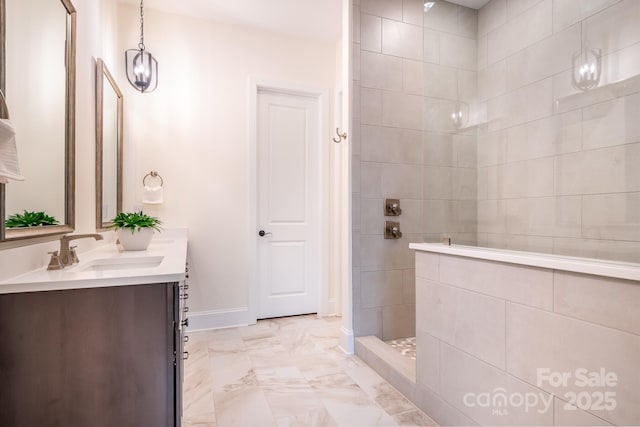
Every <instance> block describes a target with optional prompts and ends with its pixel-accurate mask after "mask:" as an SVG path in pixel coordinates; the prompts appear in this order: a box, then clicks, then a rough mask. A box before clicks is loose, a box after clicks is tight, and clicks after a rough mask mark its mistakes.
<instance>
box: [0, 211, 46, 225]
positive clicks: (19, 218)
mask: <svg viewBox="0 0 640 427" xmlns="http://www.w3.org/2000/svg"><path fill="white" fill-rule="evenodd" d="M4 224H5V226H6V227H7V228H22V227H42V226H45V225H58V220H57V219H55V218H54V217H52V216H50V215H47V214H46V213H45V212H42V211H41V212H29V211H27V210H24V211H23V213H21V214H19V213H17V214H13V215H10V216H9V218H7V220H6V222H5V223H4Z"/></svg>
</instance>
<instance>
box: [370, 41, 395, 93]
mask: <svg viewBox="0 0 640 427" xmlns="http://www.w3.org/2000/svg"><path fill="white" fill-rule="evenodd" d="M360 61H361V64H362V66H361V71H360V86H361V87H363V88H364V87H366V88H373V89H384V90H395V91H400V90H402V59H400V58H396V57H394V56H389V55H382V54H379V53H375V52H367V51H364V52H362V57H361V59H360Z"/></svg>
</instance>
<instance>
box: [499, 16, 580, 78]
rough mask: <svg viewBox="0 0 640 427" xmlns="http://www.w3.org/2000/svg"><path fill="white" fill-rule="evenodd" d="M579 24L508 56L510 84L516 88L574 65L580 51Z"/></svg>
mask: <svg viewBox="0 0 640 427" xmlns="http://www.w3.org/2000/svg"><path fill="white" fill-rule="evenodd" d="M580 34H581V32H580V25H573V26H571V27H569V28H567V29H566V30H564V31H562V32H560V33H557V34H554V35H553V36H551V37H547V38H545V39H543V40H541V41H539V42H537V43H536V44H534V45H532V46H530V47H527V48H526V49H523V50H521V51H519V52H517V53H516V54H514V55H512V56H510V57H508V58H507V60H506V61H507V87H508V89H509V90H514V89H517V88H519V87H522V86H525V85H528V84H531V83H533V82H536V81H538V80H541V79H544V78H547V77H551V76H553V75H554V74H557V73H559V72H561V71H564V70H567V69H570V68H571V56H572V55H573V53H574V52H576V51H578V50H580Z"/></svg>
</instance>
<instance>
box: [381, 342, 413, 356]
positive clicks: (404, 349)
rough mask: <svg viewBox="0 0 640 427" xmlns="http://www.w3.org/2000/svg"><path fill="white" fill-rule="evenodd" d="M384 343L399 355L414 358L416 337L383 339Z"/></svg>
mask: <svg viewBox="0 0 640 427" xmlns="http://www.w3.org/2000/svg"><path fill="white" fill-rule="evenodd" d="M385 343H387V344H388V345H390V346H391V347H392V348H393V349H394V350H396V351H398V352H399V353H400V354H401V355H403V356H406V357H408V358H409V359H412V360H416V337H409V338H399V339H397V340H391V341H385Z"/></svg>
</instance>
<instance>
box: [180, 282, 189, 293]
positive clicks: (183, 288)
mask: <svg viewBox="0 0 640 427" xmlns="http://www.w3.org/2000/svg"><path fill="white" fill-rule="evenodd" d="M180 288H181V289H182V290H183V291H186V290H187V289H189V285H187V284H186V283H185V284H184V285H182V286H180Z"/></svg>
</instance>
